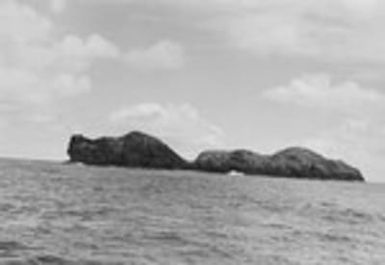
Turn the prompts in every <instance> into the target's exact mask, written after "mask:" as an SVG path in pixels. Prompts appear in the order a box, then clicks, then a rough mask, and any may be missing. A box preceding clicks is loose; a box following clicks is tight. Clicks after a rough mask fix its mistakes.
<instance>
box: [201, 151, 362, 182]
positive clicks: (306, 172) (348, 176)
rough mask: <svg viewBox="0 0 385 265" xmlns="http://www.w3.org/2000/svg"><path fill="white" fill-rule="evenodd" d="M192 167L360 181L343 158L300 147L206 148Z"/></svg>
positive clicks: (360, 177) (254, 173)
mask: <svg viewBox="0 0 385 265" xmlns="http://www.w3.org/2000/svg"><path fill="white" fill-rule="evenodd" d="M194 164H195V166H196V169H198V170H202V171H210V172H222V173H225V172H231V171H237V172H242V173H244V174H250V175H269V176H285V177H293V178H307V179H324V180H327V179H334V180H349V181H363V180H364V178H363V177H362V174H361V173H360V171H359V170H358V169H356V168H353V167H351V166H349V165H347V164H345V163H344V162H343V161H339V160H331V159H327V158H324V157H323V156H321V155H319V154H317V153H314V152H313V151H310V150H308V149H304V148H298V147H294V148H288V149H285V150H283V151H280V152H278V153H276V154H274V155H271V156H268V155H261V154H257V153H254V152H251V151H248V150H236V151H230V152H228V151H206V152H203V153H201V154H200V155H199V156H198V158H197V159H196V160H195V162H194Z"/></svg>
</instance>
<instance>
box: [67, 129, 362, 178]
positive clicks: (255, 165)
mask: <svg viewBox="0 0 385 265" xmlns="http://www.w3.org/2000/svg"><path fill="white" fill-rule="evenodd" d="M68 155H69V156H70V162H81V163H84V164H88V165H101V166H103V165H113V166H124V167H140V168H158V169H194V170H200V171H205V172H219V173H230V172H238V173H243V174H248V175H269V176H282V177H292V178H307V179H324V180H327V179H334V180H348V181H364V178H363V177H362V175H361V173H360V171H359V170H358V169H356V168H354V167H351V166H349V165H347V164H345V163H344V162H343V161H339V160H331V159H327V158H325V157H323V156H321V155H319V154H317V153H315V152H313V151H311V150H308V149H304V148H298V147H294V148H288V149H285V150H282V151H280V152H278V153H276V154H274V155H262V154H258V153H255V152H251V151H248V150H235V151H205V152H202V153H201V154H200V155H199V156H198V157H197V159H196V160H195V161H193V162H191V163H190V162H187V161H186V160H184V159H183V158H182V157H180V156H179V155H178V154H177V153H176V152H174V151H173V150H172V149H171V148H170V147H169V146H167V145H166V144H165V143H163V142H162V141H160V140H159V139H157V138H155V137H153V136H150V135H147V134H144V133H142V132H131V133H129V134H126V135H124V136H122V137H101V138H98V139H94V140H92V139H88V138H86V137H84V136H82V135H74V136H72V138H71V140H70V144H69V147H68Z"/></svg>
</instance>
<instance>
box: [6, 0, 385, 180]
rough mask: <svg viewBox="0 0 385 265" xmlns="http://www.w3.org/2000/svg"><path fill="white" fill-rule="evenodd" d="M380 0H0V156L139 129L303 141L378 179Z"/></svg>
mask: <svg viewBox="0 0 385 265" xmlns="http://www.w3.org/2000/svg"><path fill="white" fill-rule="evenodd" d="M384 14H385V2H384V1H380V0H323V1H319V0H48V1H47V0H24V1H23V0H1V1H0V21H1V23H0V156H2V157H17V158H34V159H59V160H62V159H66V156H67V155H66V148H67V144H68V141H69V137H70V136H71V135H72V134H74V133H82V134H84V135H86V136H90V137H98V136H103V135H111V136H115V135H116V136H118V135H123V134H125V133H127V132H129V131H132V130H141V131H144V132H147V133H150V134H153V135H155V136H158V137H160V138H161V139H163V140H164V141H165V142H167V143H168V144H169V145H170V146H171V147H172V148H174V149H175V150H176V151H178V152H179V153H180V154H181V155H183V156H184V157H186V158H188V159H193V158H194V157H196V155H197V154H198V153H199V152H200V151H201V150H205V149H235V148H246V149H250V150H254V151H256V152H259V153H264V154H271V153H274V152H276V151H278V150H280V149H283V148H286V147H289V146H303V147H307V148H311V149H313V150H314V151H316V152H319V153H321V154H323V155H325V156H328V157H331V158H335V159H342V160H344V161H346V162H347V163H349V164H352V165H354V166H356V167H358V168H360V169H361V171H362V172H363V174H364V176H365V178H366V179H368V180H369V181H385V163H383V161H385V115H384V114H385V91H384V89H383V86H384V85H385V75H384V74H385V69H384V66H385V34H384V33H383V25H384V23H385V16H384Z"/></svg>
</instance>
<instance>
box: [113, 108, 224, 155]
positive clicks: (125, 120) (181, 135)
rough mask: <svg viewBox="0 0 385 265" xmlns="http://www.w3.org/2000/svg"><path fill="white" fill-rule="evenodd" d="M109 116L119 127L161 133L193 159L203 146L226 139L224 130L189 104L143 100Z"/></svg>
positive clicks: (216, 143) (161, 135)
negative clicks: (163, 103)
mask: <svg viewBox="0 0 385 265" xmlns="http://www.w3.org/2000/svg"><path fill="white" fill-rule="evenodd" d="M109 119H110V121H111V123H112V124H114V125H115V126H118V127H119V128H120V127H122V128H124V129H125V130H127V129H130V130H143V131H145V132H148V133H152V134H154V135H156V136H159V137H161V138H163V139H165V140H166V141H168V142H169V143H170V144H171V145H172V146H173V147H175V148H176V149H177V150H179V151H181V152H182V153H183V154H184V155H186V156H187V157H190V158H192V157H193V156H195V155H196V154H197V152H199V151H201V150H202V148H209V147H217V146H220V145H222V144H223V140H224V133H223V131H222V130H221V129H220V128H219V127H218V126H216V125H213V124H212V123H211V122H209V121H207V120H206V119H204V118H202V117H201V116H200V114H199V112H198V111H197V110H196V109H195V108H194V107H193V106H191V105H189V104H182V105H172V104H169V105H161V104H158V103H142V104H138V105H134V106H128V107H123V108H121V109H118V110H116V111H114V112H113V113H111V115H110V117H109Z"/></svg>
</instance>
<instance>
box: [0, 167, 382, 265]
mask: <svg viewBox="0 0 385 265" xmlns="http://www.w3.org/2000/svg"><path fill="white" fill-rule="evenodd" d="M0 264H89V265H91V264H92V265H97V264H138V265H144V264H162V265H163V264H164V265H173V264H175V265H181V264H221V265H222V264H260V265H281V264H282V265H292V264H301V265H302V264H303V265H312V264H327V265H333V264H357V265H371V264H377V265H383V264H385V185H383V184H363V183H343V182H333V181H328V182H322V181H308V180H293V179H271V178H266V177H255V176H253V177H251V176H230V175H220V174H205V173H196V172H189V171H172V172H170V171H151V170H132V169H123V168H98V167H85V166H79V165H62V164H58V163H57V164H55V163H48V162H28V161H10V160H1V161H0Z"/></svg>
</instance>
